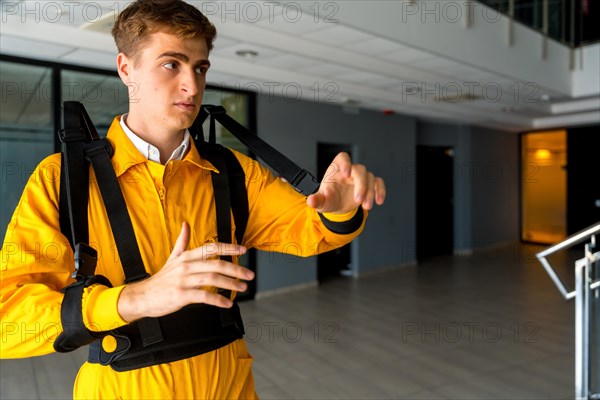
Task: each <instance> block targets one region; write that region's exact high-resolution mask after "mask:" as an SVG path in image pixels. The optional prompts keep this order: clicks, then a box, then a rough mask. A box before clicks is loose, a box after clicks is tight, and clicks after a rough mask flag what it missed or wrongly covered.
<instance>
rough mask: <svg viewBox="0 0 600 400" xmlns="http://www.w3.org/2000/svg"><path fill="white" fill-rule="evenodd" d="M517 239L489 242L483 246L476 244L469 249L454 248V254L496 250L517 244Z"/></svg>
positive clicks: (463, 254)
mask: <svg viewBox="0 0 600 400" xmlns="http://www.w3.org/2000/svg"><path fill="white" fill-rule="evenodd" d="M517 243H518V242H517V241H514V240H506V241H503V242H497V243H490V244H487V245H484V246H477V247H474V248H470V249H454V255H455V256H472V255H473V254H475V253H482V252H486V251H490V250H496V249H499V248H502V247H507V246H512V245H515V244H517Z"/></svg>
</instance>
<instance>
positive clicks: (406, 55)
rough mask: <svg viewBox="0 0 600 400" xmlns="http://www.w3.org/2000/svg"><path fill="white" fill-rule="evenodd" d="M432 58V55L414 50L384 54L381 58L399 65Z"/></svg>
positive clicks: (408, 49)
mask: <svg viewBox="0 0 600 400" xmlns="http://www.w3.org/2000/svg"><path fill="white" fill-rule="evenodd" d="M432 56H434V55H433V54H432V53H428V52H425V51H421V50H417V49H415V48H407V49H404V50H400V51H395V52H393V53H389V54H384V55H382V56H381V58H384V59H386V60H389V61H393V62H396V63H400V64H414V63H415V62H416V61H419V60H423V59H429V58H431V57H432Z"/></svg>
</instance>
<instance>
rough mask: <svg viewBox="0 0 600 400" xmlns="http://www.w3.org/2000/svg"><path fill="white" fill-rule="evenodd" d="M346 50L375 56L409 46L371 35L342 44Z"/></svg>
mask: <svg viewBox="0 0 600 400" xmlns="http://www.w3.org/2000/svg"><path fill="white" fill-rule="evenodd" d="M344 47H345V48H346V49H348V50H352V51H357V52H359V53H362V54H366V55H370V56H375V55H380V54H387V53H393V52H397V51H402V50H407V49H409V47H407V46H404V45H402V44H400V43H396V42H393V41H391V40H387V39H383V38H380V37H375V36H371V37H369V38H368V39H365V40H361V41H356V42H353V43H349V44H347V45H345V46H344Z"/></svg>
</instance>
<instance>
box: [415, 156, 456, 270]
mask: <svg viewBox="0 0 600 400" xmlns="http://www.w3.org/2000/svg"><path fill="white" fill-rule="evenodd" d="M453 158H454V150H453V148H452V147H434V146H417V259H418V260H422V259H424V258H427V257H432V256H438V255H446V254H452V252H453V249H454V205H453V196H454V189H453V185H454V179H453Z"/></svg>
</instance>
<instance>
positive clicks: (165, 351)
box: [54, 101, 319, 371]
mask: <svg viewBox="0 0 600 400" xmlns="http://www.w3.org/2000/svg"><path fill="white" fill-rule="evenodd" d="M209 116H210V131H209V140H208V141H205V140H204V134H203V132H202V124H203V123H204V121H205V120H206V118H208V117H209ZM215 120H216V121H218V122H220V123H221V124H222V125H223V126H224V127H225V128H227V129H228V130H229V131H230V132H231V133H232V134H234V135H235V136H236V137H238V139H240V141H242V142H243V143H244V144H245V145H246V146H248V147H249V148H250V149H251V150H252V151H253V152H254V153H255V154H256V155H258V156H259V157H261V158H262V159H263V160H264V161H265V162H266V163H267V164H269V166H271V167H272V168H273V169H274V170H275V171H277V172H278V173H279V174H280V175H281V176H282V177H283V178H285V179H286V180H287V181H288V182H289V183H290V184H292V186H294V188H295V189H296V190H297V191H299V192H301V193H303V194H305V195H308V194H311V193H314V192H316V191H317V190H318V187H319V184H318V182H317V181H316V180H315V179H314V177H313V176H312V175H311V174H310V173H309V172H307V171H305V170H303V169H302V168H300V167H298V166H297V165H295V164H294V163H293V162H292V161H290V160H289V159H287V158H286V157H285V156H283V155H282V154H281V153H279V152H278V151H277V150H275V149H274V148H273V147H271V146H270V145H268V144H267V143H265V142H264V141H262V140H261V139H260V138H258V137H257V136H256V135H253V134H252V133H251V132H249V131H248V130H247V129H246V128H245V127H243V126H242V125H241V124H239V123H237V122H236V121H235V120H233V119H232V118H231V117H229V116H228V115H227V114H226V112H225V109H224V108H223V107H220V106H202V108H201V112H200V114H199V116H198V118H197V119H196V121H194V124H193V125H192V127H190V133H191V136H192V137H193V139H194V141H195V144H196V148H197V149H198V152H199V153H200V156H201V157H203V158H205V159H207V160H208V161H209V162H210V163H212V164H213V165H214V166H215V167H216V169H217V170H218V171H219V172H218V173H216V172H212V184H213V188H214V194H215V209H216V214H217V215H216V217H217V234H218V241H219V242H223V243H232V242H233V240H232V236H231V231H232V229H231V215H233V219H234V221H235V226H236V229H235V236H236V241H237V243H240V244H241V243H242V242H243V237H244V232H245V230H246V224H247V221H248V195H247V192H246V186H245V174H244V170H243V169H242V167H241V165H240V163H239V162H238V160H237V158H236V157H235V155H234V154H233V153H232V152H231V151H230V150H229V149H227V148H225V147H223V146H221V145H219V144H217V143H216V134H215ZM59 135H60V140H61V142H62V159H61V181H60V201H59V217H60V228H61V231H62V232H63V234H64V235H65V236H66V237H68V238H69V239H70V244H71V247H72V248H73V252H74V260H75V270H74V272H73V278H76V279H77V280H76V282H75V283H73V284H71V285H69V286H67V287H66V288H64V289H63V290H62V291H63V292H64V294H65V296H64V299H63V302H62V308H61V323H62V327H63V332H62V333H61V334H60V335H59V336H58V338H57V339H56V340H55V342H54V349H55V350H56V351H58V352H68V351H72V350H75V349H77V348H79V347H81V346H84V345H88V344H89V345H90V352H89V358H88V361H90V362H94V363H100V364H102V365H110V366H111V367H112V368H113V369H115V370H116V371H128V370H132V369H137V368H142V367H147V366H151V365H156V364H161V363H166V362H173V361H177V360H181V359H184V358H188V357H192V356H195V355H199V354H203V353H206V352H209V351H212V350H215V349H218V348H220V347H222V346H225V345H227V344H229V343H231V342H233V341H234V340H236V339H239V338H241V337H242V336H243V335H244V325H243V323H242V318H241V315H240V311H239V307H238V305H237V304H234V305H233V307H232V308H230V309H225V308H219V307H215V306H211V305H206V304H192V305H188V306H186V307H184V308H182V309H181V310H179V311H177V312H174V313H172V314H169V315H166V316H163V317H159V318H150V317H147V318H142V319H140V320H138V321H135V322H133V323H130V324H128V325H126V326H123V327H120V328H118V329H114V330H111V331H104V332H94V331H90V330H88V329H87V328H86V327H85V326H84V323H83V315H82V296H83V291H84V288H86V287H88V286H90V285H92V284H96V283H98V284H102V285H105V286H108V287H111V286H112V285H111V282H110V281H109V280H108V279H107V278H106V277H104V276H102V275H96V274H95V269H96V262H97V252H96V250H95V249H94V248H92V247H91V246H90V245H89V233H88V229H89V225H88V218H87V208H88V200H89V168H90V164H91V167H92V168H93V169H94V173H95V175H96V178H97V181H98V186H99V188H100V193H101V196H102V200H103V202H104V206H105V208H106V212H107V214H108V218H109V222H110V227H111V230H112V232H113V235H114V238H115V242H116V245H117V251H118V254H119V257H120V260H121V264H122V265H123V271H124V273H125V283H131V282H136V281H139V280H142V279H146V278H147V277H149V274H148V273H147V272H146V269H145V268H144V264H143V262H142V257H141V254H140V251H139V248H138V245H137V242H136V238H135V232H134V230H133V225H132V224H131V219H130V217H129V213H128V211H127V205H126V203H125V199H124V198H123V194H122V192H121V189H120V187H119V183H118V181H117V177H116V175H115V171H114V169H113V166H112V163H111V157H112V155H113V149H112V147H111V145H110V143H109V141H108V140H107V139H105V138H100V137H99V135H98V133H97V131H96V129H95V127H94V125H93V124H92V121H91V119H90V117H89V115H88V113H87V112H86V110H85V108H84V107H83V105H82V104H81V103H79V102H73V101H69V102H65V103H64V129H63V130H61V131H60V132H59ZM91 222H92V227H93V221H91ZM221 259H224V260H227V261H231V257H230V256H221ZM219 293H220V294H222V295H224V296H225V297H229V296H230V294H231V293H230V292H229V291H227V290H220V291H219ZM108 339H110V340H109V341H110V342H112V343H111V344H112V346H110V347H109V346H103V345H102V342H103V340H108ZM109 350H110V351H109Z"/></svg>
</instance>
